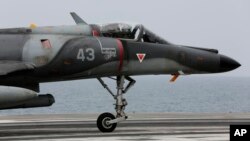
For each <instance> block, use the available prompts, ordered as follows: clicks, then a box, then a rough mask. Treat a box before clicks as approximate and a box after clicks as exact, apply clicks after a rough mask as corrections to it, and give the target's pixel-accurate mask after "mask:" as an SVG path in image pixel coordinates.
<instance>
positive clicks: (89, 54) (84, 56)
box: [76, 48, 95, 61]
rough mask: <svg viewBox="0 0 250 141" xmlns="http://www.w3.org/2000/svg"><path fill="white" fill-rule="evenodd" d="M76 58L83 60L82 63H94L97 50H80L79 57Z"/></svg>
mask: <svg viewBox="0 0 250 141" xmlns="http://www.w3.org/2000/svg"><path fill="white" fill-rule="evenodd" d="M76 58H77V59H78V60H82V61H85V60H87V61H94V60H95V50H94V49H93V48H86V50H84V49H83V48H80V49H79V50H78V53H77V56H76Z"/></svg>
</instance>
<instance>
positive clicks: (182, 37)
mask: <svg viewBox="0 0 250 141" xmlns="http://www.w3.org/2000/svg"><path fill="white" fill-rule="evenodd" d="M71 11H75V12H77V13H78V14H79V15H80V16H81V17H83V18H84V20H85V21H87V22H88V23H107V22H110V21H131V22H136V23H142V24H144V25H145V26H146V27H147V28H149V29H151V30H152V31H154V32H155V33H157V34H158V35H160V36H162V37H163V38H165V39H167V40H168V41H170V42H172V43H175V44H181V45H191V46H197V47H206V48H215V49H218V50H219V51H220V53H222V54H225V55H228V56H230V57H232V58H234V59H236V60H237V61H239V62H240V63H241V64H242V67H241V68H239V69H237V70H235V71H232V72H228V73H225V74H220V76H221V75H226V76H250V73H249V70H250V1H249V0H151V1H149V0H88V1H87V0H1V9H0V19H1V21H0V27H1V28H6V27H20V26H21V27H23V26H29V24H30V23H36V24H37V25H38V26H45V25H72V24H74V22H73V20H72V18H71V17H70V16H69V12H71Z"/></svg>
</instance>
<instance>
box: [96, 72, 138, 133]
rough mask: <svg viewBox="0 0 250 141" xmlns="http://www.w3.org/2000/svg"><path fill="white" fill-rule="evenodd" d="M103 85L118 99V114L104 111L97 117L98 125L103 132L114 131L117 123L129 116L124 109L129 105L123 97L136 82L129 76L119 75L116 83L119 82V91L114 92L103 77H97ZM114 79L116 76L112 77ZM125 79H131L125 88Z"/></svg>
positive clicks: (116, 106)
mask: <svg viewBox="0 0 250 141" xmlns="http://www.w3.org/2000/svg"><path fill="white" fill-rule="evenodd" d="M97 79H98V80H99V82H100V83H101V84H102V86H103V87H104V88H105V89H107V91H108V92H109V93H110V94H111V95H112V96H113V98H114V99H115V100H116V104H115V110H116V116H114V115H113V114H111V113H103V114H101V115H100V116H99V117H98V119H97V127H98V129H99V130H100V131H101V132H112V131H114V130H115V128H116V125H117V123H119V122H122V121H124V120H126V119H127V118H128V117H127V116H126V114H125V112H124V110H125V107H126V106H127V105H128V103H127V101H126V99H125V98H124V97H123V94H125V93H126V92H127V91H128V90H129V89H130V88H131V87H132V86H133V85H134V84H135V80H133V79H132V78H131V77H128V76H124V75H122V76H117V79H115V80H116V84H117V93H116V94H114V93H113V92H112V91H111V90H110V88H109V87H108V86H107V85H106V84H105V83H104V81H103V80H102V79H101V78H97ZM111 79H114V78H111ZM125 79H126V80H128V81H129V83H128V85H127V86H126V88H125V89H124V84H125Z"/></svg>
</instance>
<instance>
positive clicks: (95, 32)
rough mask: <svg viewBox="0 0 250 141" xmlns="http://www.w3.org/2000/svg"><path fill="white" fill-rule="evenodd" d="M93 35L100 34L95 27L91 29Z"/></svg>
mask: <svg viewBox="0 0 250 141" xmlns="http://www.w3.org/2000/svg"><path fill="white" fill-rule="evenodd" d="M92 34H93V36H100V34H99V32H98V31H96V30H95V29H93V30H92Z"/></svg>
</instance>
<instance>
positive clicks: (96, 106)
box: [0, 75, 250, 115]
mask: <svg viewBox="0 0 250 141" xmlns="http://www.w3.org/2000/svg"><path fill="white" fill-rule="evenodd" d="M133 78H134V79H135V80H136V84H135V85H134V87H132V88H131V89H130V90H129V91H128V92H127V93H126V94H125V95H124V96H125V97H126V99H127V102H128V106H127V107H126V112H130V113H131V112H135V113H136V112H150V113H152V112H195V113H199V112H202V113H207V112H209V113H217V112H222V113H230V112H250V77H219V76H218V77H217V76H201V75H199V76H193V75H191V76H183V77H179V78H178V79H177V80H176V82H175V83H170V82H169V79H170V76H165V75H162V76H137V77H133ZM104 80H105V81H106V82H107V84H108V85H109V86H110V88H111V89H113V90H114V92H116V91H115V88H116V86H115V84H116V83H115V82H114V81H112V80H110V79H107V78H105V79H104ZM40 89H41V93H43V94H46V93H50V94H53V95H54V97H55V100H56V102H55V104H54V105H53V106H51V107H44V108H29V109H17V110H2V111H0V115H25V114H65V113H102V112H114V105H113V104H114V103H115V101H114V99H113V97H112V96H111V95H110V94H109V93H108V92H107V91H106V90H105V89H104V88H103V87H102V85H101V84H100V83H99V81H98V80H96V79H84V80H75V81H67V82H53V83H43V84H41V86H40Z"/></svg>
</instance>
